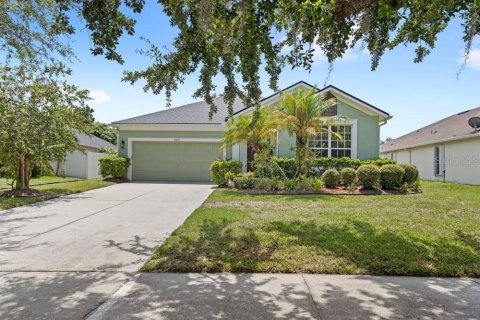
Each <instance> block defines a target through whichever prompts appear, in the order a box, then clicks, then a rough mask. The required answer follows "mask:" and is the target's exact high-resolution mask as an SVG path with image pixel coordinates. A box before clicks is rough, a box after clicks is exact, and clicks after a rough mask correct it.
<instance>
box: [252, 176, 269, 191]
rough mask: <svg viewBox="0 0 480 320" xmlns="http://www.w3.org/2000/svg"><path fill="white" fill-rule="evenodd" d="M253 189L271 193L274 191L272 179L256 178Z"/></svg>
mask: <svg viewBox="0 0 480 320" xmlns="http://www.w3.org/2000/svg"><path fill="white" fill-rule="evenodd" d="M253 188H254V189H258V190H265V191H271V190H272V179H270V178H254V179H253Z"/></svg>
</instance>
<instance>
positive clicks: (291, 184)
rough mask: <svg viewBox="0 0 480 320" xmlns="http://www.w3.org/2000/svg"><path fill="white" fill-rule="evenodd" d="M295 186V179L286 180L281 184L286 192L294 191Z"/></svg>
mask: <svg viewBox="0 0 480 320" xmlns="http://www.w3.org/2000/svg"><path fill="white" fill-rule="evenodd" d="M296 186H297V180H295V179H287V180H285V181H284V182H283V187H284V188H285V190H287V191H291V190H295V188H296Z"/></svg>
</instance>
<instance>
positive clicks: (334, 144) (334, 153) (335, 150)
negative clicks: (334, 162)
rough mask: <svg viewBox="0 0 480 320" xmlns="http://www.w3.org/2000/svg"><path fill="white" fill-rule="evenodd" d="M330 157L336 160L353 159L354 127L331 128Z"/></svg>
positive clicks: (339, 126)
mask: <svg viewBox="0 0 480 320" xmlns="http://www.w3.org/2000/svg"><path fill="white" fill-rule="evenodd" d="M331 130H332V134H331V139H330V141H331V144H330V149H331V152H330V154H331V155H330V156H331V157H334V158H342V157H349V158H351V157H352V126H351V125H338V126H332V127H331Z"/></svg>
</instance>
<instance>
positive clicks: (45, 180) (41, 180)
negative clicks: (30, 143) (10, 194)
mask: <svg viewBox="0 0 480 320" xmlns="http://www.w3.org/2000/svg"><path fill="white" fill-rule="evenodd" d="M81 180H82V179H80V178H72V177H57V176H43V177H38V178H31V179H30V186H31V187H35V186H38V185H43V184H50V183H60V182H71V181H81ZM8 182H9V181H7V179H1V178H0V191H7V190H10V189H11V186H10V184H9V183H8Z"/></svg>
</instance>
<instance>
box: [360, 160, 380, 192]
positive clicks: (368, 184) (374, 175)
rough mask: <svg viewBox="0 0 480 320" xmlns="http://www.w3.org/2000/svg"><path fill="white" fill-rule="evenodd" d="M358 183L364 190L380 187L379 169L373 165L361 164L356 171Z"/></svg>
mask: <svg viewBox="0 0 480 320" xmlns="http://www.w3.org/2000/svg"><path fill="white" fill-rule="evenodd" d="M357 179H358V183H359V184H360V185H361V186H362V187H363V188H365V189H372V188H377V187H378V186H379V185H380V168H379V167H378V166H376V165H374V164H363V165H361V166H360V168H358V170H357Z"/></svg>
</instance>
